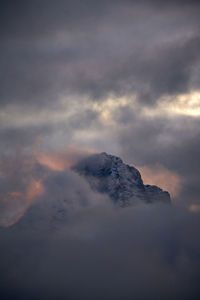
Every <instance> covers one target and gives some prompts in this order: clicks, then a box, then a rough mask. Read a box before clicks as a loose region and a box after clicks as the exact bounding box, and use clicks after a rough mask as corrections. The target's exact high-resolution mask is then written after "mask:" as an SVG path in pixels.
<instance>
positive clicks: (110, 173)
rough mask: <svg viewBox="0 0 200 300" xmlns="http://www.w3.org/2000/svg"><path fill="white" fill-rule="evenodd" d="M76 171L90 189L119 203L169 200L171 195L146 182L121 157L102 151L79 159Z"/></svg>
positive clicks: (125, 204)
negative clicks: (145, 183)
mask: <svg viewBox="0 0 200 300" xmlns="http://www.w3.org/2000/svg"><path fill="white" fill-rule="evenodd" d="M73 170H75V171H76V172H78V173H79V174H80V175H82V176H83V177H84V178H85V179H86V180H87V181H88V182H89V184H90V186H91V188H92V189H94V190H97V191H98V192H101V193H105V194H108V196H109V197H110V198H111V199H112V200H113V201H114V202H115V203H117V204H119V205H120V206H127V205H131V204H134V203H136V202H138V201H143V202H146V203H153V202H159V201H160V202H164V203H170V202H171V199H170V195H169V193H168V192H166V191H163V190H162V189H161V188H159V187H157V186H154V185H153V186H152V185H144V183H143V181H142V178H141V174H140V172H139V171H138V170H137V169H136V168H135V167H133V166H129V165H127V164H125V163H124V162H123V161H122V159H121V158H119V157H117V156H114V155H110V154H107V153H106V152H102V153H99V154H93V155H90V156H88V157H86V158H84V159H82V160H81V161H79V162H78V163H77V164H76V165H75V166H74V167H73Z"/></svg>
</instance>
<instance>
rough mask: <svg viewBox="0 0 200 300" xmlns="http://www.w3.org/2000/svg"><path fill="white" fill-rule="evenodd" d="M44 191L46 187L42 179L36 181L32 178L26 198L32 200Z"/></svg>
mask: <svg viewBox="0 0 200 300" xmlns="http://www.w3.org/2000/svg"><path fill="white" fill-rule="evenodd" d="M43 192H44V187H43V185H42V184H41V182H40V181H36V180H35V179H32V180H31V183H30V185H29V187H28V189H27V192H26V195H25V199H26V200H27V201H28V202H32V200H34V198H35V197H37V196H39V195H41V194H42V193H43Z"/></svg>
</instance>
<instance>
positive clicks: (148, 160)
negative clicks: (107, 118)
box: [114, 107, 200, 204]
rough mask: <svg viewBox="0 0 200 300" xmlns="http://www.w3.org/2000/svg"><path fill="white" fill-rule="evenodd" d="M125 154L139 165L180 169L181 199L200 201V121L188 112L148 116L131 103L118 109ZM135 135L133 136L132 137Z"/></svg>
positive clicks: (122, 152)
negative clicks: (187, 114)
mask: <svg viewBox="0 0 200 300" xmlns="http://www.w3.org/2000/svg"><path fill="white" fill-rule="evenodd" d="M114 115H115V118H116V121H117V123H118V124H120V126H119V127H120V130H118V131H117V136H118V139H119V142H120V144H121V149H122V150H121V157H123V158H124V160H127V161H128V163H132V164H133V165H136V166H142V165H153V164H157V163H160V164H162V165H164V166H165V167H167V168H169V169H170V170H173V171H175V172H177V173H178V174H179V175H180V176H181V178H182V179H183V182H182V184H181V190H182V193H181V195H180V198H181V200H182V201H183V199H184V201H185V202H186V203H187V204H190V203H192V202H196V203H199V194H200V189H199V184H198V182H199V177H200V164H199V150H198V149H199V147H200V132H199V127H200V121H199V119H198V118H192V117H188V116H179V117H178V116H176V117H169V116H166V117H163V116H160V117H159V118H151V117H150V118H145V117H144V116H142V115H139V114H137V113H134V112H133V111H131V110H130V108H129V107H127V109H126V108H124V109H123V110H119V111H118V112H115V114H114ZM130 137H131V138H130Z"/></svg>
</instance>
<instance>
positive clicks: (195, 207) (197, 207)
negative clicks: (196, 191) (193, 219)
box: [189, 204, 200, 213]
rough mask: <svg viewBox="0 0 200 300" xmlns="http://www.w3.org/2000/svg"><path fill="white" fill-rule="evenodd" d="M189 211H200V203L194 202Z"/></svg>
mask: <svg viewBox="0 0 200 300" xmlns="http://www.w3.org/2000/svg"><path fill="white" fill-rule="evenodd" d="M189 211H191V212H193V213H198V212H200V204H192V205H190V207H189Z"/></svg>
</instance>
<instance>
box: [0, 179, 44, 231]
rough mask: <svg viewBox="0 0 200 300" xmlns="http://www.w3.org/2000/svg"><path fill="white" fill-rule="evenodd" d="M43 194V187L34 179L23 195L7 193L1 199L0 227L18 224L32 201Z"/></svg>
mask: <svg viewBox="0 0 200 300" xmlns="http://www.w3.org/2000/svg"><path fill="white" fill-rule="evenodd" d="M43 192H44V188H43V185H42V184H41V183H40V182H39V181H36V180H34V179H32V180H31V182H30V184H29V186H28V188H27V191H26V193H25V194H23V193H21V192H18V191H13V192H8V193H7V194H6V195H5V196H4V197H3V198H2V199H1V201H2V203H3V204H4V207H3V212H2V215H1V214H0V225H1V226H4V227H8V226H11V225H13V224H15V223H16V222H18V221H19V220H20V219H21V217H22V216H23V215H24V213H25V212H26V210H27V209H28V207H29V206H30V205H31V203H32V201H33V200H34V199H35V198H36V197H37V196H39V195H41V194H42V193H43Z"/></svg>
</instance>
